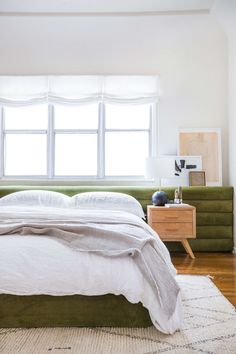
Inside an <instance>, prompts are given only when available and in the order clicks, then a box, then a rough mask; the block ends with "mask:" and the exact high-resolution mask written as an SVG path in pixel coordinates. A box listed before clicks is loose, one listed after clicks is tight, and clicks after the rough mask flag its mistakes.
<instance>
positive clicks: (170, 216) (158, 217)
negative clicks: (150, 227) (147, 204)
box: [152, 208, 193, 223]
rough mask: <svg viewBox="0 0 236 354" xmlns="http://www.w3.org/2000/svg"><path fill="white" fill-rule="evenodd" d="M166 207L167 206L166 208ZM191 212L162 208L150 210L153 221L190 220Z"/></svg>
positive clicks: (191, 217) (191, 218)
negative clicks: (156, 210) (161, 209)
mask: <svg viewBox="0 0 236 354" xmlns="http://www.w3.org/2000/svg"><path fill="white" fill-rule="evenodd" d="M166 209H167V208H166ZM192 220H193V212H192V211H191V210H165V211H164V210H163V211H159V210H158V212H155V210H154V211H153V212H152V223H153V222H168V223H169V222H192Z"/></svg>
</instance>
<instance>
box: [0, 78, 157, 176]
mask: <svg viewBox="0 0 236 354" xmlns="http://www.w3.org/2000/svg"><path fill="white" fill-rule="evenodd" d="M158 90H159V86H158V78H157V77H155V76H99V75H98V76H89V75H88V76H86V75H85V76H31V77H30V76H22V77H21V76H16V77H14V76H9V77H7V76H5V77H4V76H0V178H1V179H17V178H23V179H40V178H42V179H52V180H53V179H70V178H71V179H84V180H89V179H94V180H106V179H143V178H144V175H145V159H146V158H147V157H150V156H152V155H153V154H155V152H156V146H155V144H156V113H155V112H156V101H157V97H158V94H159V93H158V92H159V91H158Z"/></svg>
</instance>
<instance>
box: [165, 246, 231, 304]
mask: <svg viewBox="0 0 236 354" xmlns="http://www.w3.org/2000/svg"><path fill="white" fill-rule="evenodd" d="M194 255H195V257H196V258H195V259H191V258H190V257H189V256H188V255H186V254H184V253H172V254H171V259H172V262H173V263H174V265H175V267H176V268H177V270H178V273H179V274H198V275H210V276H212V277H213V279H212V280H213V281H214V283H215V285H216V286H217V287H218V289H220V291H221V292H222V293H223V294H224V296H225V297H227V299H228V300H229V301H230V302H231V303H232V304H233V305H234V306H236V254H232V253H194Z"/></svg>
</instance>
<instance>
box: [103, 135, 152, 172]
mask: <svg viewBox="0 0 236 354" xmlns="http://www.w3.org/2000/svg"><path fill="white" fill-rule="evenodd" d="M148 136H149V135H148V133H146V132H117V133H116V132H114V133H113V132H112V133H106V161H105V163H106V168H105V169H106V176H122V175H123V176H139V175H141V176H144V174H145V158H146V157H148Z"/></svg>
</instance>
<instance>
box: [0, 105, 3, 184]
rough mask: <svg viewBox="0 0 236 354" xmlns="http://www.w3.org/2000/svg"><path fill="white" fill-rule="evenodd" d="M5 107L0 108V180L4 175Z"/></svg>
mask: <svg viewBox="0 0 236 354" xmlns="http://www.w3.org/2000/svg"><path fill="white" fill-rule="evenodd" d="M3 114H4V112H3V107H2V106H0V178H2V177H3V175H4V133H3V128H4V122H3Z"/></svg>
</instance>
